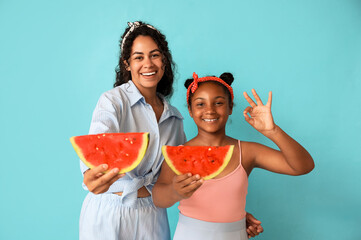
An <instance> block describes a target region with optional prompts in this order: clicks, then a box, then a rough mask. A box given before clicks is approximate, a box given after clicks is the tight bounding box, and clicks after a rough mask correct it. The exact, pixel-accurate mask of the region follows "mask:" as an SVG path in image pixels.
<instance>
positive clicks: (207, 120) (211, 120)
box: [203, 119, 217, 122]
mask: <svg viewBox="0 0 361 240" xmlns="http://www.w3.org/2000/svg"><path fill="white" fill-rule="evenodd" d="M216 120H217V119H203V121H206V122H213V121H216Z"/></svg>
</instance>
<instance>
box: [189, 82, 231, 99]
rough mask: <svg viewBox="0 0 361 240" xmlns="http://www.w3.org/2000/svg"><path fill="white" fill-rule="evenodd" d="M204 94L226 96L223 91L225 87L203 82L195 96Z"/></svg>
mask: <svg viewBox="0 0 361 240" xmlns="http://www.w3.org/2000/svg"><path fill="white" fill-rule="evenodd" d="M203 93H208V94H221V95H225V94H226V93H225V91H224V89H223V87H222V86H221V85H220V84H218V83H216V82H214V81H208V82H202V83H199V85H198V88H197V90H196V91H195V92H194V94H193V95H194V96H195V95H198V94H203Z"/></svg>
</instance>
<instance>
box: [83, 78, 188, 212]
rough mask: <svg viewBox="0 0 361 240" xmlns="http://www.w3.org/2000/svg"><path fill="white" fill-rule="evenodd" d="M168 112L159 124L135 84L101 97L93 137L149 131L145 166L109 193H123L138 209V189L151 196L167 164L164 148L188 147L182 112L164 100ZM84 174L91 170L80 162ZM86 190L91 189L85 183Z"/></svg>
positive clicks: (123, 86) (113, 187)
mask: <svg viewBox="0 0 361 240" xmlns="http://www.w3.org/2000/svg"><path fill="white" fill-rule="evenodd" d="M163 104H164V110H163V113H162V116H161V118H160V120H159V122H157V119H156V116H155V113H154V111H153V109H152V107H151V105H150V104H148V103H146V102H145V99H144V97H143V95H141V93H140V92H139V90H138V89H137V88H136V86H135V85H134V83H133V82H132V81H129V82H128V83H125V84H122V85H121V86H118V87H115V88H113V89H111V90H109V91H107V92H105V93H103V94H102V95H101V97H100V98H99V101H98V103H97V105H96V107H95V110H94V112H93V118H92V121H91V125H90V130H89V134H98V133H114V132H149V133H150V134H149V146H148V149H147V152H146V154H145V156H144V158H143V160H142V161H141V163H140V164H139V165H138V166H137V167H136V168H135V169H134V170H132V171H130V172H128V173H127V174H126V176H124V177H123V178H120V179H119V180H118V181H116V182H115V183H113V184H112V185H111V186H110V188H109V190H108V191H107V192H106V193H114V192H123V194H122V203H123V204H124V205H125V206H135V204H136V199H137V190H138V189H139V188H141V187H142V186H145V187H146V188H147V190H148V191H149V192H150V193H151V192H152V189H153V186H154V183H155V182H156V179H157V178H158V175H159V171H160V167H161V164H162V161H163V156H162V152H161V147H162V146H163V145H172V146H177V145H181V144H184V143H185V141H186V137H185V134H184V129H183V117H182V115H181V114H180V112H179V111H178V110H177V109H176V108H175V107H173V106H171V105H170V104H169V103H168V102H167V101H166V100H165V99H163ZM80 169H81V171H82V173H84V172H85V171H86V170H87V169H88V167H87V166H85V164H84V163H83V162H81V161H80ZM83 187H84V188H85V189H86V190H87V188H86V186H85V184H84V183H83Z"/></svg>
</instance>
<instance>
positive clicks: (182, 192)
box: [172, 173, 204, 199]
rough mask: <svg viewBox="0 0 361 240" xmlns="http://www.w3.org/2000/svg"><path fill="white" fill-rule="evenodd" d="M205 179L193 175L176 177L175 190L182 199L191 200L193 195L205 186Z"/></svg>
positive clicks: (174, 181)
mask: <svg viewBox="0 0 361 240" xmlns="http://www.w3.org/2000/svg"><path fill="white" fill-rule="evenodd" d="M203 181H204V180H203V179H201V178H200V177H199V175H198V174H197V175H194V176H192V174H191V173H187V174H183V175H179V176H174V178H173V182H172V185H173V189H174V190H175V191H176V193H177V195H178V196H179V197H180V198H181V199H184V198H189V197H190V196H192V194H193V193H194V192H195V191H196V190H197V189H198V188H199V187H200V186H202V184H203Z"/></svg>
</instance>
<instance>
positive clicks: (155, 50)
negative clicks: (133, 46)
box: [132, 49, 160, 55]
mask: <svg viewBox="0 0 361 240" xmlns="http://www.w3.org/2000/svg"><path fill="white" fill-rule="evenodd" d="M154 52H160V50H159V49H153V50H152V51H150V52H149V53H154ZM135 54H142V55H143V54H144V53H143V52H134V53H132V55H135Z"/></svg>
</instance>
